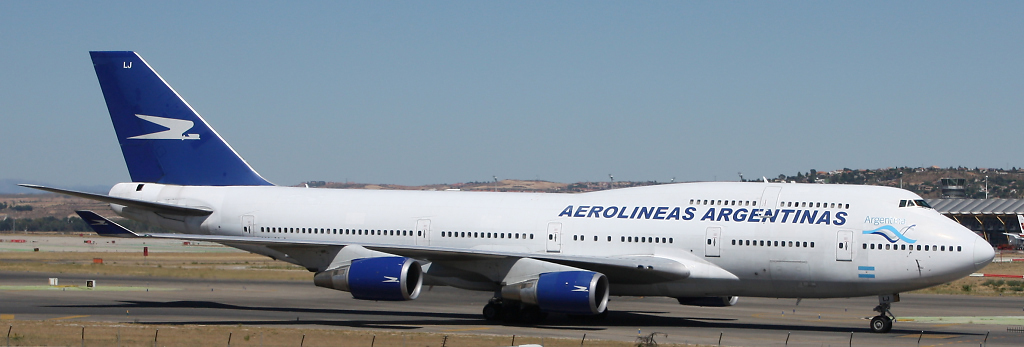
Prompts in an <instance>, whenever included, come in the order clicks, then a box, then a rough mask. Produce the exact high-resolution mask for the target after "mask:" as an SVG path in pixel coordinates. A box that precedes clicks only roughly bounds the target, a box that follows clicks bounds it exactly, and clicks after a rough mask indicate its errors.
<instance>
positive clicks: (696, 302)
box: [676, 296, 740, 307]
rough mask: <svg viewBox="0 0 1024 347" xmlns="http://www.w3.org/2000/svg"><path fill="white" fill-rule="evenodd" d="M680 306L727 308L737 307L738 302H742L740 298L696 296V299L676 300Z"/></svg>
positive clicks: (684, 298) (682, 298)
mask: <svg viewBox="0 0 1024 347" xmlns="http://www.w3.org/2000/svg"><path fill="white" fill-rule="evenodd" d="M676 300H678V301H679V304H680V305H686V306H706V307H726V306H732V305H736V302H737V301H739V300H740V297H738V296H695V297H680V298H676Z"/></svg>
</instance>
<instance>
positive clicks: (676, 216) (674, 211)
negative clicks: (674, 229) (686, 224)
mask: <svg viewBox="0 0 1024 347" xmlns="http://www.w3.org/2000/svg"><path fill="white" fill-rule="evenodd" d="M665 219H675V220H679V208H678V207H676V208H673V209H672V211H671V212H669V213H668V216H667V217H665Z"/></svg>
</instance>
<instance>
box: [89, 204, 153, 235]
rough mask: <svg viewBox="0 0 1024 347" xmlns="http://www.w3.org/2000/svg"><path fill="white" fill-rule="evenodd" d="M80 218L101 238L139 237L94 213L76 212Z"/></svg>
mask: <svg viewBox="0 0 1024 347" xmlns="http://www.w3.org/2000/svg"><path fill="white" fill-rule="evenodd" d="M75 213H77V214H78V216H79V217H82V220H84V221H85V222H86V223H89V227H92V230H93V231H95V232H96V233H97V234H100V236H110V237H139V234H136V233H135V232H134V231H131V230H128V228H125V227H123V226H121V225H120V224H117V223H114V222H112V221H110V220H109V219H106V218H103V216H100V215H98V214H96V212H93V211H85V210H78V211H75Z"/></svg>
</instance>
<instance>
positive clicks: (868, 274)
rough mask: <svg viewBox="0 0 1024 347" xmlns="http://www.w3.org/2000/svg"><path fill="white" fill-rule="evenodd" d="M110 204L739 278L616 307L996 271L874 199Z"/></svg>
mask: <svg viewBox="0 0 1024 347" xmlns="http://www.w3.org/2000/svg"><path fill="white" fill-rule="evenodd" d="M140 185H142V187H141V189H140V187H139V186H140ZM110 195H112V196H116V197H122V198H130V199H139V200H147V201H153V202H161V203H169V204H176V205H184V206H193V207H207V208H211V209H213V210H214V211H215V212H214V213H213V214H212V215H209V216H203V217H187V218H183V219H182V218H166V217H164V216H161V215H158V214H156V213H152V212H147V211H142V210H134V209H132V208H127V207H123V206H119V205H113V207H114V209H115V211H117V213H119V214H121V215H123V216H125V217H129V218H132V219H136V220H141V221H146V222H152V223H155V224H157V225H160V226H162V227H165V228H168V229H171V230H175V231H177V232H182V233H191V234H211V235H231V236H247V237H253V238H272V239H285V240H320V241H326V240H330V241H340V242H355V243H378V244H399V245H419V246H431V247H445V248H453V249H472V250H481V251H501V252H516V253H526V254H538V255H550V254H559V255H561V256H567V257H571V256H581V257H582V256H586V257H602V256H617V255H654V256H666V257H677V256H678V257H682V256H689V257H698V258H700V259H703V260H706V261H707V262H710V263H712V264H714V265H717V266H718V267H720V268H722V269H724V270H726V271H728V272H730V273H732V274H733V275H735V277H736V278H738V280H736V279H714V278H709V279H702V278H700V276H693V277H692V278H686V279H681V280H677V281H673V282H668V283H658V284H648V285H645V284H619V285H616V284H614V283H613V285H612V287H611V290H612V294H614V295H660V296H670V297H692V296H718V295H737V296H759V297H801V298H815V297H851V296H867V295H877V294H888V293H899V292H904V291H908V290H914V289H920V288H925V287H929V286H933V285H936V284H940V283H945V282H948V281H951V280H954V279H957V278H960V277H963V276H966V275H968V274H970V273H971V272H974V271H976V270H977V268H978V267H979V266H984V265H985V264H987V263H988V262H989V261H990V260H991V258H992V249H991V247H990V246H989V245H988V243H987V242H985V241H984V240H982V239H981V238H979V237H978V236H977V235H975V234H974V233H973V232H971V231H970V230H968V229H966V228H964V227H962V226H961V225H959V224H957V223H955V222H953V221H952V220H950V219H948V218H946V217H944V216H942V215H940V214H939V213H937V212H936V211H935V210H933V209H931V208H927V207H920V206H914V205H913V204H910V206H908V207H900V202H901V201H914V200H920V199H921V198H920V197H919V196H917V195H916V194H914V193H911V192H908V191H905V190H901V189H895V188H888V187H876V186H847V185H821V184H777V183H770V184H769V183H726V182H722V183H681V184H669V185H658V186H648V187H637V188H627V189H615V190H607V191H598V192H590V193H581V194H545V193H492V192H468V191H380V190H340V189H309V188H292V187H270V186H267V187H205V186H171V185H161V184H154V183H145V184H139V183H122V184H118V185H117V186H115V187H114V188H113V189H112V190H111V191H110ZM893 231H896V232H898V234H900V235H902V236H903V237H899V235H897V234H894V233H893ZM908 247H909V248H908ZM240 248H243V249H246V250H249V251H252V252H257V253H261V254H265V255H268V256H271V257H275V258H276V259H282V258H284V257H283V256H282V255H281V254H279V253H280V252H278V251H275V250H272V249H268V248H263V247H240ZM918 248H920V250H918ZM926 249H927V250H926ZM680 253H689V255H680ZM284 260H289V259H284ZM289 261H292V262H296V263H301V261H297V260H294V259H292V260H289ZM301 265H304V266H307V267H310V268H312V267H311V266H309V264H301ZM446 266H451V267H459V266H460V265H459V264H457V263H452V264H446ZM464 267H465V266H464ZM473 271H477V272H479V271H481V270H480V269H479V268H473ZM496 271H497V270H496ZM428 275H430V273H429V272H428ZM484 276H485V277H487V274H484ZM464 287H473V286H464Z"/></svg>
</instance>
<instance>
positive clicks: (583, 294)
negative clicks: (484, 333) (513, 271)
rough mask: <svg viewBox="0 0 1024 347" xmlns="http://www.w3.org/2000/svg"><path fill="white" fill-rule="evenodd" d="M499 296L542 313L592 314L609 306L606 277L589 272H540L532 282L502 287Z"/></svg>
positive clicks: (600, 311)
mask: <svg viewBox="0 0 1024 347" xmlns="http://www.w3.org/2000/svg"><path fill="white" fill-rule="evenodd" d="M501 296H502V298H503V299H509V300H517V301H522V302H523V303H526V304H531V305H537V306H538V307H539V308H540V309H541V310H542V311H545V312H558V313H568V314H578V315H595V314H600V313H602V312H604V311H605V309H606V308H607V307H608V278H607V277H605V276H604V275H603V274H600V273H597V272H590V271H562V272H549V273H543V274H540V277H539V278H537V279H535V280H529V281H524V282H519V283H515V284H510V285H506V286H504V287H502V288H501Z"/></svg>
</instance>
